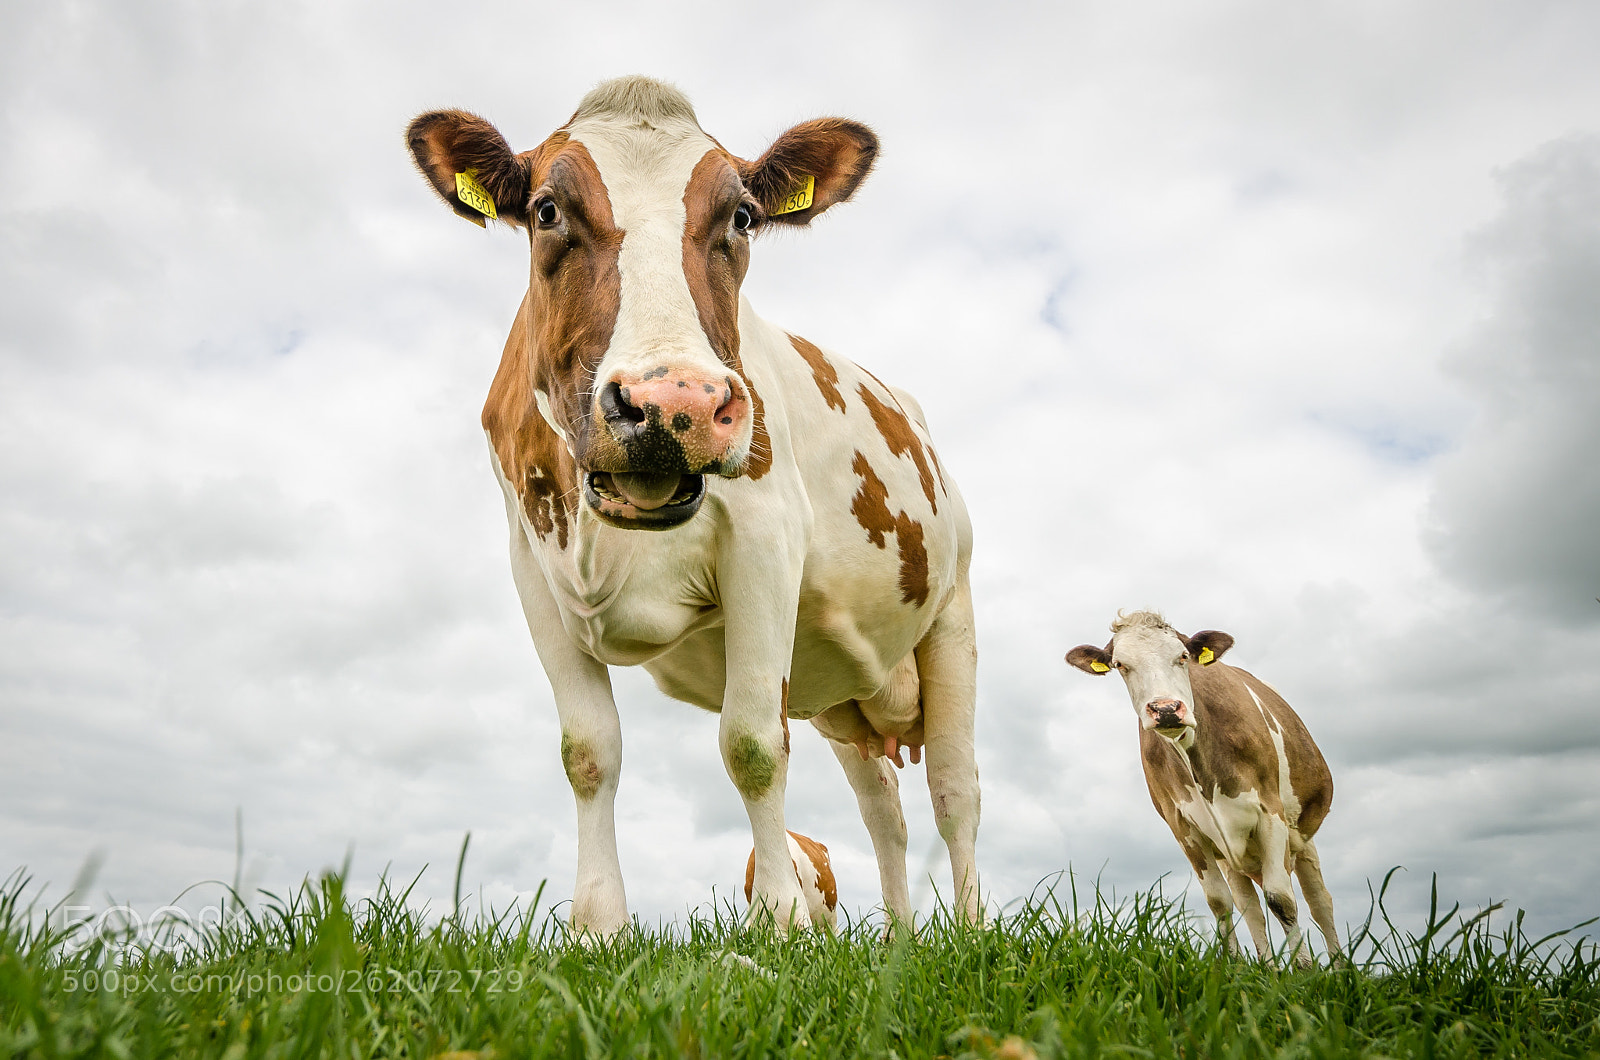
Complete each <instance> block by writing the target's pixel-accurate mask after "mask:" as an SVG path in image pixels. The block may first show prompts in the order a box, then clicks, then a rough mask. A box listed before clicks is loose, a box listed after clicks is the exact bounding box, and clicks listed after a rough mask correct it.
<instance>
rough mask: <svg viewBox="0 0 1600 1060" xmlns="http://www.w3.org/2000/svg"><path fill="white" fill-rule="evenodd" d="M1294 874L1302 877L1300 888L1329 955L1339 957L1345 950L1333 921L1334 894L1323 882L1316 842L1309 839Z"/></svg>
mask: <svg viewBox="0 0 1600 1060" xmlns="http://www.w3.org/2000/svg"><path fill="white" fill-rule="evenodd" d="M1294 874H1295V875H1296V876H1297V877H1299V879H1300V890H1301V892H1302V893H1303V894H1304V895H1305V896H1306V906H1307V907H1308V908H1309V909H1310V910H1311V919H1312V920H1314V921H1316V924H1317V928H1318V929H1319V930H1320V931H1321V932H1322V939H1323V941H1324V942H1325V943H1327V946H1328V953H1329V955H1330V956H1333V957H1339V956H1340V955H1341V954H1342V952H1343V951H1342V950H1341V949H1340V948H1339V929H1338V927H1337V926H1336V925H1335V924H1334V922H1333V896H1332V895H1331V894H1329V893H1328V885H1327V884H1325V883H1323V882H1322V861H1321V859H1320V858H1319V857H1318V856H1317V847H1316V844H1315V843H1313V842H1311V840H1309V839H1308V840H1306V845H1305V848H1304V849H1303V850H1301V851H1300V857H1299V859H1298V860H1296V861H1295V863H1294Z"/></svg>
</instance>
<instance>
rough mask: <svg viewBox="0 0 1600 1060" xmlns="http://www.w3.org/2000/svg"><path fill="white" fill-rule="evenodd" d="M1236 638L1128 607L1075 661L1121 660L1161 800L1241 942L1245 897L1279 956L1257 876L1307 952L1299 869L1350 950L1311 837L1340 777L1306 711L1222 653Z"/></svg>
mask: <svg viewBox="0 0 1600 1060" xmlns="http://www.w3.org/2000/svg"><path fill="white" fill-rule="evenodd" d="M1232 646H1233V638H1232V637H1231V636H1229V635H1228V634H1226V633H1222V632H1220V631H1218V630H1214V629H1208V630H1203V631H1201V632H1199V633H1196V634H1195V635H1194V636H1192V637H1185V636H1184V635H1183V634H1181V633H1179V632H1178V631H1177V630H1175V629H1173V628H1172V627H1171V626H1169V625H1167V623H1166V621H1165V620H1164V619H1163V618H1162V617H1161V616H1160V615H1158V614H1156V613H1154V612H1151V611H1136V612H1134V613H1133V614H1129V615H1123V614H1119V615H1118V616H1117V619H1116V621H1115V622H1113V623H1112V624H1111V642H1110V643H1109V644H1107V645H1106V646H1105V647H1104V648H1096V647H1094V646H1093V645H1090V644H1080V645H1079V646H1078V647H1076V648H1073V649H1072V650H1071V651H1070V652H1068V653H1067V662H1069V663H1071V664H1072V665H1073V666H1076V667H1077V668H1078V669H1080V670H1082V671H1083V672H1085V673H1088V674H1095V675H1101V674H1106V673H1109V672H1110V671H1112V670H1116V671H1117V672H1118V673H1120V674H1121V675H1122V679H1123V681H1124V683H1125V684H1126V685H1127V688H1128V696H1129V698H1130V699H1132V701H1133V709H1134V712H1135V713H1136V714H1137V715H1138V716H1139V746H1140V750H1141V751H1142V752H1143V758H1144V779H1145V783H1146V784H1147V785H1148V786H1149V788H1150V800H1151V801H1152V802H1154V803H1155V806H1156V811H1157V812H1158V813H1160V814H1161V817H1162V819H1163V820H1165V821H1166V822H1167V827H1169V828H1171V829H1172V834H1173V836H1174V837H1175V838H1176V839H1177V840H1178V845H1179V846H1181V847H1182V848H1183V852H1184V854H1185V855H1186V856H1187V857H1188V859H1189V864H1191V865H1193V866H1194V871H1195V875H1197V876H1199V877H1200V886H1201V888H1202V889H1203V890H1204V891H1205V896H1206V904H1207V905H1208V906H1210V907H1211V912H1212V914H1213V915H1214V916H1215V917H1216V918H1217V933H1218V936H1219V937H1220V938H1222V939H1224V940H1225V941H1226V943H1227V946H1228V949H1229V950H1230V951H1232V952H1238V949H1239V943H1238V940H1237V939H1236V938H1235V937H1234V934H1233V908H1234V905H1235V903H1237V904H1238V905H1239V907H1240V908H1241V909H1242V910H1243V911H1244V919H1245V923H1246V924H1248V925H1249V927H1250V938H1251V940H1252V941H1253V942H1254V943H1255V947H1256V953H1257V954H1259V955H1260V956H1261V957H1262V958H1266V957H1268V956H1269V955H1270V954H1271V952H1272V950H1271V946H1270V944H1269V943H1268V941H1267V921H1266V917H1265V916H1263V915H1262V912H1261V902H1260V900H1259V899H1258V898H1257V897H1256V891H1255V888H1256V886H1259V887H1260V888H1261V891H1262V893H1263V894H1264V895H1266V899H1267V906H1268V907H1269V908H1270V909H1271V910H1272V913H1273V915H1274V916H1275V917H1276V918H1277V919H1278V922H1279V923H1281V924H1282V925H1283V929H1284V933H1285V936H1286V938H1285V945H1286V946H1287V948H1288V951H1289V953H1290V954H1292V955H1293V956H1294V957H1295V958H1296V959H1298V960H1299V961H1300V962H1301V963H1309V962H1310V960H1311V958H1310V955H1309V954H1308V953H1307V952H1306V951H1305V950H1304V949H1303V948H1302V946H1301V931H1300V927H1299V912H1298V909H1297V907H1296V905H1295V900H1294V888H1293V885H1292V884H1291V883H1290V877H1291V876H1294V877H1298V878H1299V880H1300V889H1301V891H1302V892H1304V894H1305V898H1306V904H1307V905H1309V906H1310V907H1311V917H1312V919H1313V920H1315V921H1316V923H1317V927H1318V928H1320V929H1321V930H1322V936H1323V938H1324V940H1326V942H1327V944H1328V951H1329V952H1330V953H1332V954H1334V955H1338V953H1339V934H1338V931H1337V929H1336V928H1335V926H1334V922H1333V899H1332V897H1331V896H1330V895H1329V894H1328V888H1327V886H1326V885H1325V884H1324V883H1323V881H1322V864H1321V861H1320V860H1319V859H1318V857H1317V847H1316V844H1315V843H1314V842H1312V837H1313V836H1314V835H1316V833H1317V829H1318V828H1320V827H1321V826H1322V821H1323V819H1324V818H1325V817H1327V815H1328V809H1329V808H1330V807H1331V806H1332V805H1333V777H1332V775H1331V774H1329V772H1328V764H1327V762H1325V761H1323V758H1322V752H1321V751H1319V750H1318V749H1317V745H1316V744H1315V743H1314V742H1313V741H1312V739H1311V734H1310V733H1309V732H1307V731H1306V727H1305V725H1304V723H1302V722H1301V721H1300V718H1299V716H1298V715H1296V714H1295V712H1294V711H1293V710H1291V709H1290V708H1289V704H1288V703H1285V702H1284V701H1283V697H1282V696H1280V695H1278V693H1277V692H1275V691H1274V690H1273V689H1272V688H1271V686H1269V685H1268V684H1267V683H1266V682H1265V681H1262V680H1260V679H1259V678H1257V677H1256V676H1255V675H1254V674H1251V673H1248V672H1246V671H1244V670H1241V669H1239V668H1238V667H1236V666H1228V665H1225V664H1223V663H1219V662H1218V661H1217V660H1219V659H1221V658H1222V655H1223V653H1224V652H1226V651H1227V650H1228V649H1229V648H1230V647H1232Z"/></svg>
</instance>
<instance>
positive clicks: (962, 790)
mask: <svg viewBox="0 0 1600 1060" xmlns="http://www.w3.org/2000/svg"><path fill="white" fill-rule="evenodd" d="M977 665H978V647H977V640H976V637H975V635H974V632H973V623H972V592H971V590H970V588H969V587H968V585H967V581H966V576H965V574H963V575H962V577H961V581H960V584H959V585H958V586H957V587H956V591H955V593H954V594H953V595H952V596H951V598H950V601H949V603H947V604H946V605H945V609H944V611H943V612H942V613H941V614H940V615H939V617H938V618H937V619H935V620H934V623H933V627H932V628H931V629H929V630H928V633H927V636H925V637H923V638H922V643H921V644H918V645H917V673H918V677H919V678H920V680H921V682H922V719H923V730H924V736H925V738H926V740H927V744H926V753H927V756H928V757H927V762H928V794H929V796H930V797H931V798H932V800H933V817H934V821H935V822H936V823H937V824H938V826H939V835H940V836H942V837H943V838H944V842H945V846H947V847H948V848H949V850H950V874H951V879H952V881H953V883H954V887H955V892H954V894H953V895H952V896H951V905H952V907H953V908H954V909H956V910H958V911H959V912H960V913H961V914H962V915H964V916H965V917H966V918H967V920H968V921H970V922H972V923H976V922H977V921H978V918H979V904H978V862H977V844H978V812H979V796H978V766H977V761H976V758H975V756H974V750H973V714H974V708H975V705H976V701H977Z"/></svg>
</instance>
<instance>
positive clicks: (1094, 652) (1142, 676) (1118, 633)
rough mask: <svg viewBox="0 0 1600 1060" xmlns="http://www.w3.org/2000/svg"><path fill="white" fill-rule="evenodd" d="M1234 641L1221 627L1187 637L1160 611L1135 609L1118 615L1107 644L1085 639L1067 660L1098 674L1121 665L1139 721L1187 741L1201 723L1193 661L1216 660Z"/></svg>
mask: <svg viewBox="0 0 1600 1060" xmlns="http://www.w3.org/2000/svg"><path fill="white" fill-rule="evenodd" d="M1231 647H1233V638H1232V637H1230V636H1229V635H1228V634H1226V633H1223V632H1221V631H1219V630H1215V629H1207V630H1202V631H1201V632H1199V633H1196V634H1195V635H1194V636H1192V637H1185V636H1184V635H1183V634H1182V633H1179V632H1178V631H1177V630H1175V629H1173V628H1172V627H1171V626H1169V625H1167V623H1166V620H1165V619H1163V618H1162V617H1161V616H1160V615H1158V614H1156V613H1155V612H1153V611H1135V612H1134V613H1133V614H1131V615H1124V614H1118V615H1117V620H1116V621H1115V622H1113V623H1111V643H1109V644H1107V645H1106V646H1105V647H1104V648H1096V647H1095V646H1094V645H1092V644H1080V645H1078V646H1077V647H1076V648H1073V649H1072V650H1071V651H1069V652H1067V662H1069V663H1071V664H1072V665H1073V666H1076V667H1077V668H1078V669H1080V670H1082V671H1083V672H1084V673H1087V674H1094V675H1096V676H1099V675H1102V674H1107V673H1110V672H1111V671H1112V670H1116V671H1117V672H1118V673H1120V674H1121V675H1122V680H1123V682H1124V683H1125V684H1126V685H1127V686H1128V698H1129V699H1131V700H1132V701H1133V709H1134V711H1135V712H1136V713H1137V714H1138V715H1139V725H1140V726H1141V727H1142V728H1145V729H1152V730H1154V731H1155V732H1157V733H1159V734H1161V735H1162V736H1166V737H1169V738H1171V739H1173V740H1176V741H1178V742H1179V743H1182V744H1187V742H1188V740H1189V738H1190V736H1191V734H1192V733H1193V731H1194V728H1195V726H1196V719H1195V715H1194V689H1193V687H1192V686H1191V684H1190V682H1189V667H1191V666H1210V665H1211V664H1212V663H1214V662H1216V661H1217V660H1218V659H1220V658H1222V656H1223V653H1224V652H1226V651H1227V650H1228V649H1229V648H1231Z"/></svg>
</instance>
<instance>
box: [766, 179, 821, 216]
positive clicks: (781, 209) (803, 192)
mask: <svg viewBox="0 0 1600 1060" xmlns="http://www.w3.org/2000/svg"><path fill="white" fill-rule="evenodd" d="M816 190H817V178H816V177H807V178H806V182H805V183H804V184H802V185H800V186H799V187H798V188H796V189H795V190H794V191H791V192H790V193H789V197H788V198H787V199H784V200H783V202H782V203H780V204H779V205H778V208H777V209H776V210H769V211H768V212H767V216H768V217H775V216H777V215H778V214H780V213H799V212H800V211H801V210H806V209H809V208H810V207H811V197H812V194H813V193H814V192H815V191H816Z"/></svg>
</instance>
